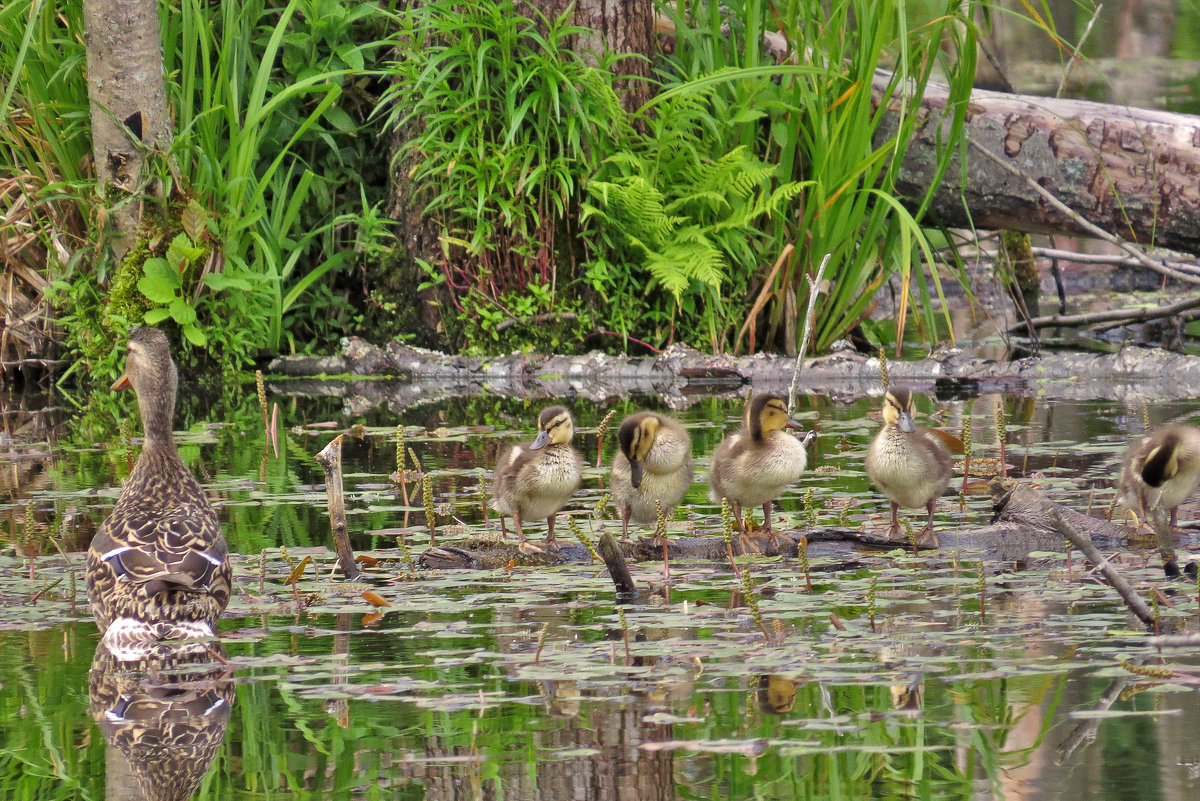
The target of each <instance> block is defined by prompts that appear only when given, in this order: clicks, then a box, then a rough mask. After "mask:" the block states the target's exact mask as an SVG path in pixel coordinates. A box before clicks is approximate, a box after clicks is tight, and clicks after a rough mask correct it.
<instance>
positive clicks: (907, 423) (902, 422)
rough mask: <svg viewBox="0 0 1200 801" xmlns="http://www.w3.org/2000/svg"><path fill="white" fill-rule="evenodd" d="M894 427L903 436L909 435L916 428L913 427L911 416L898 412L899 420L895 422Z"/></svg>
mask: <svg viewBox="0 0 1200 801" xmlns="http://www.w3.org/2000/svg"><path fill="white" fill-rule="evenodd" d="M896 425H897V426H898V427H899V428H900V430H901V431H903V432H904V433H905V434H911V433H912V432H914V431H916V430H917V427H916V426H915V425H913V421H912V415H911V414H909V413H908V412H900V419H899V420H897V421H896Z"/></svg>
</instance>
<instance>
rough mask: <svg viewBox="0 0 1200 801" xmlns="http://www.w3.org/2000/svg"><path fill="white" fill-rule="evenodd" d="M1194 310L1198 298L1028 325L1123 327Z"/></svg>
mask: <svg viewBox="0 0 1200 801" xmlns="http://www.w3.org/2000/svg"><path fill="white" fill-rule="evenodd" d="M1196 308H1200V296H1197V297H1193V298H1188V299H1187V300H1181V301H1179V302H1178V303H1171V304H1169V305H1166V306H1159V307H1157V308H1143V309H1108V310H1106V311H1099V312H1087V313H1085V314H1050V315H1046V316H1044V317H1034V318H1033V319H1032V320H1030V321H1029V322H1028V325H1031V326H1033V327H1034V328H1076V327H1080V326H1085V325H1095V324H1097V323H1112V324H1113V325H1124V324H1128V323H1142V322H1147V321H1149V320H1158V319H1160V318H1163V317H1174V316H1175V315H1177V314H1182V313H1183V312H1186V311H1191V310H1192V309H1196ZM1025 327H1026V323H1025V322H1020V323H1017V324H1015V325H1012V326H1009V328H1008V333H1010V334H1012V333H1017V332H1018V331H1019V330H1021V329H1023V328H1025Z"/></svg>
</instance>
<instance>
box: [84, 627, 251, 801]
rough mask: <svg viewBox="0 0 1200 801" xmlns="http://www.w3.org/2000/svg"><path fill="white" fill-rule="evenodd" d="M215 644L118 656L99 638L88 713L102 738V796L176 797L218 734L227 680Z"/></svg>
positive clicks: (194, 780) (224, 723) (228, 702)
mask: <svg viewBox="0 0 1200 801" xmlns="http://www.w3.org/2000/svg"><path fill="white" fill-rule="evenodd" d="M214 654H215V655H216V657H217V658H220V657H223V654H221V653H220V645H219V644H218V643H186V644H177V645H162V646H159V647H157V648H154V649H147V650H145V651H144V652H143V653H142V654H141V655H139V657H138V658H136V659H133V660H118V659H116V657H114V656H113V655H112V653H110V652H109V650H108V648H107V647H106V646H105V645H104V643H103V642H101V643H100V644H99V645H97V646H96V654H95V656H93V657H92V667H91V671H90V673H89V674H88V697H89V701H90V707H89V711H90V712H91V715H92V719H93V720H95V721H96V725H97V726H98V727H99V728H100V732H101V734H103V735H104V741H105V743H107V751H106V761H107V763H108V775H107V780H106V782H105V784H106V790H107V797H108V798H113V799H116V798H120V799H131V800H134V799H136V800H138V801H141V799H144V801H184V799H187V798H190V797H191V795H192V793H193V792H195V790H196V788H197V787H198V786H199V784H200V780H201V779H202V778H204V774H205V773H207V772H208V769H209V767H210V766H211V765H212V761H213V757H214V756H215V754H216V752H217V749H218V748H219V747H220V746H221V743H222V741H224V739H225V732H226V730H227V729H228V727H229V716H230V712H231V710H232V707H233V699H234V684H233V680H232V678H231V676H230V674H229V672H228V670H227V669H226V668H225V667H224V666H223V665H221V664H219V663H217V662H216V661H215V660H214Z"/></svg>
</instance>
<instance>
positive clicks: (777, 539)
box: [763, 501, 791, 551]
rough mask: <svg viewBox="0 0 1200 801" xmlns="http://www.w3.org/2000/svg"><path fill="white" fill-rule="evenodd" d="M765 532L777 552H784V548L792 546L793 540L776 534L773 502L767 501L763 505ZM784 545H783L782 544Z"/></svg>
mask: <svg viewBox="0 0 1200 801" xmlns="http://www.w3.org/2000/svg"><path fill="white" fill-rule="evenodd" d="M763 531H765V532H766V534H767V539H769V540H770V541H771V544H772V545H774V546H775V549H776V550H779V551H781V550H783V547H784V546H786V545H789V544H791V540H789V539H788V538H787V537H785V536H784V535H782V534H776V533H775V529H774V527H772V525H771V502H770V501H767V502H766V503H764V504H763ZM780 543H782V545H781V544H780Z"/></svg>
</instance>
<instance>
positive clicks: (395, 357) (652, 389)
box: [270, 337, 1200, 415]
mask: <svg viewBox="0 0 1200 801" xmlns="http://www.w3.org/2000/svg"><path fill="white" fill-rule="evenodd" d="M334 362H336V370H337V372H339V373H342V374H346V373H349V374H352V375H355V376H371V378H361V379H359V378H346V379H338V380H325V379H321V380H296V379H287V380H274V381H271V382H270V390H271V392H272V394H277V395H303V396H314V395H325V396H335V397H343V398H345V399H346V411H347V413H349V414H351V415H361V414H363V413H365V412H366V411H368V410H369V409H371V408H374V407H377V406H387V407H389V408H391V409H394V410H396V411H403V410H406V409H411V408H412V407H413V406H416V405H419V404H423V403H433V402H436V401H439V400H443V399H446V398H450V397H462V396H473V395H478V394H480V393H482V392H485V391H486V392H487V393H489V394H493V395H501V396H505V397H515V398H525V399H528V398H557V399H561V398H573V397H578V398H587V399H591V400H595V401H605V400H608V399H610V398H618V397H629V396H630V395H650V396H653V397H655V398H661V399H662V400H663V401H664V402H666V404H667V405H668V406H669V407H671V408H673V409H683V408H687V407H688V406H690V405H691V404H692V403H695V402H696V401H699V400H702V399H706V398H711V397H713V396H715V395H723V394H725V395H743V394H745V392H746V391H747V389H748V386H749V385H753V387H754V389H755V390H756V391H759V392H772V391H773V392H779V393H780V394H783V393H785V392H787V390H788V386H789V384H790V382H791V380H792V375H793V371H794V368H795V364H796V363H795V360H794V359H791V358H788V357H786V356H774V355H768V354H759V355H756V356H728V355H716V356H713V355H707V354H703V353H700V352H699V351H695V350H692V349H690V348H687V347H684V346H681V345H674V346H672V347H671V348H668V349H667V350H666V351H664V352H663V354H662V355H660V356H646V357H636V356H633V357H628V356H625V357H623V356H610V355H607V354H603V353H598V352H593V353H587V354H584V355H582V356H547V355H543V354H537V353H513V354H510V355H508V356H503V357H499V358H492V359H485V358H483V357H468V356H457V355H448V354H444V353H438V352H437V351H432V350H425V349H423V348H414V347H411V346H408V345H404V344H403V343H398V342H390V343H388V344H387V345H385V346H384V347H376V346H374V345H371V344H369V343H367V342H365V341H363V340H361V339H358V338H356V337H351V338H349V339H347V340H345V341H344V344H343V352H342V355H340V356H338V357H330V358H329V359H326V360H321V361H320V365H321V366H323V367H326V368H328V367H331V366H333V363H334ZM317 366H318V365H317V364H316V363H314V362H313V361H312V360H311V359H309V358H308V357H299V358H292V357H285V358H281V359H276V360H275V361H273V362H272V363H271V366H270V370H271V371H272V372H273V373H276V374H285V375H291V376H303V375H314V374H320V373H321V372H323V370H321V369H317V370H316V372H315V373H314V372H313V370H314V368H316V367H317ZM888 371H889V374H890V375H891V377H892V378H893V379H896V380H899V381H903V382H904V383H905V384H906V385H907V386H910V387H911V388H912V389H914V390H921V391H929V390H932V391H933V393H934V394H935V395H938V396H939V397H942V396H943V393H948V394H949V395H950V396H953V397H972V396H976V395H979V394H985V393H990V392H1002V393H1005V394H1008V395H1034V394H1047V395H1053V396H1054V397H1056V398H1059V399H1062V400H1071V399H1089V400H1094V399H1105V400H1119V401H1122V402H1127V401H1142V400H1144V401H1148V402H1153V401H1164V400H1179V399H1185V398H1191V397H1193V396H1194V394H1195V389H1194V388H1195V387H1196V386H1200V357H1197V356H1188V355H1184V354H1178V353H1172V352H1169V351H1164V350H1157V349H1154V348H1137V347H1128V348H1124V349H1122V350H1121V351H1119V352H1117V353H1066V352H1048V353H1046V354H1044V355H1042V356H1038V357H1030V358H1025V359H1015V360H1012V361H997V360H995V359H986V358H980V357H977V356H971V355H969V354H967V353H965V352H963V351H960V350H955V349H943V350H939V351H937V352H935V353H934V354H933V355H932V356H930V357H929V358H926V359H917V360H913V361H903V362H891V363H889V365H888ZM385 376H386V377H395V378H394V379H393V380H380V378H381V377H385ZM431 379H432V380H431ZM1081 379H1083V380H1081ZM798 389H799V391H800V392H807V393H812V394H820V395H825V396H827V397H830V398H834V399H841V400H849V399H853V398H860V397H863V396H865V395H873V394H874V395H878V394H880V393H881V392H882V387H881V385H880V383H879V360H878V359H877V358H875V357H867V356H863V355H861V354H858V353H855V352H854V351H838V352H835V353H833V354H830V355H828V356H820V357H817V358H811V359H806V360H805V361H804V367H803V370H802V374H801V377H800V381H799V382H798Z"/></svg>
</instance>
